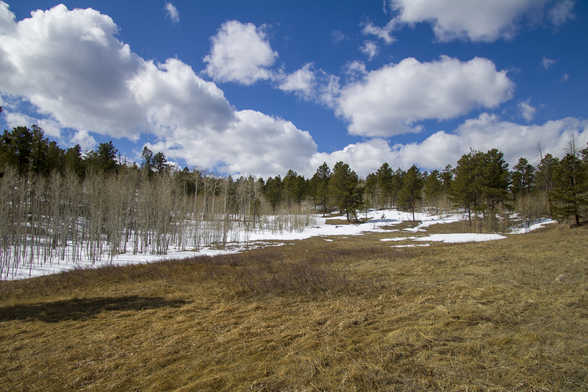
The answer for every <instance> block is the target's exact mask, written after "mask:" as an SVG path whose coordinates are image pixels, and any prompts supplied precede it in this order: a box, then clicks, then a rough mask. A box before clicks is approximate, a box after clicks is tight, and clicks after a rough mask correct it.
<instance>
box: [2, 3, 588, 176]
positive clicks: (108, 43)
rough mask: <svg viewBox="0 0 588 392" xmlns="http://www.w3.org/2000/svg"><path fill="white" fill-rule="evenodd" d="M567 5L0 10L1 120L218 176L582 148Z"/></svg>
mask: <svg viewBox="0 0 588 392" xmlns="http://www.w3.org/2000/svg"><path fill="white" fill-rule="evenodd" d="M587 16H588V4H587V3H586V2H583V1H573V0H497V1H493V2H488V1H485V0H420V1H408V0H386V1H381V0H374V1H363V2H358V1H320V2H317V1H302V0H301V1H298V2H277V1H247V2H244V1H222V0H219V1H215V2H207V1H202V2H196V1H180V0H176V1H172V2H167V1H142V2H136V1H135V2H121V1H105V0H101V1H90V0H87V1H64V2H55V1H18V2H11V1H7V2H4V1H0V104H1V105H2V106H3V107H4V109H5V110H4V113H3V114H2V115H1V117H0V126H2V127H3V128H10V127H13V126H17V125H31V123H37V124H39V125H40V126H41V127H43V128H44V129H45V131H46V132H47V134H49V135H50V136H51V137H52V138H54V139H55V140H58V141H59V142H60V143H61V144H62V145H63V146H69V145H72V144H75V143H80V144H81V145H82V146H83V147H84V148H86V149H89V148H92V147H93V145H95V143H99V142H102V141H107V140H113V141H114V143H115V145H116V146H117V147H118V148H119V150H120V151H121V153H122V154H124V155H125V156H127V157H128V158H129V159H131V160H137V161H138V160H139V156H138V155H139V153H140V151H141V150H142V147H143V146H144V145H148V146H149V147H150V148H152V149H153V150H154V151H162V152H164V153H165V154H166V155H167V156H168V157H169V159H170V160H172V161H174V162H177V163H178V164H179V165H181V166H184V165H188V166H190V167H197V168H199V169H206V170H211V171H214V172H217V173H221V174H222V173H231V174H237V173H239V174H256V175H263V176H267V175H275V174H282V175H283V174H285V172H286V171H287V170H288V169H295V170H297V171H298V172H301V173H304V174H306V175H310V174H312V172H313V171H314V170H315V169H316V167H317V166H318V165H320V164H321V163H322V162H323V161H326V162H328V163H329V164H331V165H332V164H334V163H335V162H336V161H338V160H343V161H346V162H348V163H349V164H350V165H351V166H352V167H353V168H354V169H355V170H357V171H358V172H359V173H360V175H364V176H365V175H366V174H367V173H368V172H369V171H373V170H375V169H377V167H379V166H380V165H381V164H382V163H383V162H388V163H390V165H392V166H393V167H402V168H407V167H409V166H410V165H412V164H416V165H418V166H419V167H421V168H423V169H432V168H441V167H444V166H445V165H446V164H455V162H456V160H457V159H458V158H459V157H460V156H461V155H462V154H463V153H465V152H467V151H469V150H470V149H471V148H473V149H480V150H487V149H489V148H493V147H497V148H499V149H501V150H502V151H504V152H505V157H506V158H507V160H509V161H510V162H514V161H515V160H517V159H518V157H519V156H526V157H527V158H529V159H530V160H531V162H533V163H536V162H537V160H538V156H539V152H540V151H541V152H543V153H545V152H551V153H554V154H561V153H562V152H563V151H564V150H565V148H566V147H567V145H568V144H569V141H570V140H571V139H574V140H575V142H576V144H578V145H581V146H584V145H586V143H587V142H588V132H586V130H587V128H588V122H587V116H586V113H587V109H588V99H587V98H588V96H587V95H588V93H587V92H586V86H588V77H587V73H586V69H587V67H586V66H587V65H588V61H587V60H588V52H587V51H586V50H585V49H584V47H585V45H586V43H585V41H586V38H587V37H588V28H587V27H586V25H587V23H586V22H587V20H586V17H587Z"/></svg>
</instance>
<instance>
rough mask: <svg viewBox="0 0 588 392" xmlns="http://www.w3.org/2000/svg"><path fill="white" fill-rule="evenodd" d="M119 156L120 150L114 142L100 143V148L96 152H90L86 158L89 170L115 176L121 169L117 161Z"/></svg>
mask: <svg viewBox="0 0 588 392" xmlns="http://www.w3.org/2000/svg"><path fill="white" fill-rule="evenodd" d="M117 154H118V150H117V149H116V148H115V147H114V144H112V141H109V142H108V143H100V144H99V145H98V148H96V150H95V151H90V152H89V153H88V156H87V157H86V162H88V168H90V169H91V170H94V171H97V172H100V173H104V174H114V173H116V172H117V170H118V167H119V165H118V163H117V161H116V155H117Z"/></svg>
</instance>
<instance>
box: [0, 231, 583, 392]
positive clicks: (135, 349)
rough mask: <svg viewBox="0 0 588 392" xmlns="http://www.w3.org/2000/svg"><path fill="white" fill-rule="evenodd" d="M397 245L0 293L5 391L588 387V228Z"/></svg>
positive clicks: (336, 243)
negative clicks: (496, 238)
mask: <svg viewBox="0 0 588 392" xmlns="http://www.w3.org/2000/svg"><path fill="white" fill-rule="evenodd" d="M451 231H458V232H459V231H463V224H462V223H453V224H448V225H435V226H431V227H429V228H428V229H427V234H434V233H446V232H451ZM392 235H412V234H411V233H406V234H404V233H402V234H400V233H373V234H366V235H362V236H356V237H340V236H333V237H329V238H326V237H314V238H310V239H306V240H302V241H296V242H291V243H289V244H288V245H286V246H282V247H270V248H264V249H256V250H253V251H249V252H246V253H242V254H234V255H225V256H218V257H215V258H209V257H201V258H195V259H190V260H183V261H178V262H161V263H154V264H148V265H134V266H127V267H121V268H113V267H106V268H102V269H97V270H85V271H73V272H68V273H64V274H59V275H51V276H46V277H41V278H35V279H28V280H21V281H4V282H0V390H6V391H110V390H114V391H132V390H137V391H162V390H173V391H336V390H344V391H420V390H442V391H488V390H490V391H585V390H588V340H587V339H586V336H588V292H587V290H588V281H587V279H586V273H587V270H588V240H587V239H588V227H586V226H584V227H580V228H576V229H570V228H568V227H566V226H556V225H551V226H550V227H548V228H546V229H542V230H539V231H537V232H532V233H529V234H525V235H513V236H509V238H507V239H504V240H500V241H491V242H482V243H467V244H440V243H433V244H431V246H429V247H414V248H392V247H391V246H392V245H401V244H408V242H404V241H395V242H394V243H393V244H392V243H390V242H382V241H380V239H383V238H390V237H391V236H392ZM326 239H332V240H333V241H332V242H327V241H326Z"/></svg>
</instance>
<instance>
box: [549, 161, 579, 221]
mask: <svg viewBox="0 0 588 392" xmlns="http://www.w3.org/2000/svg"><path fill="white" fill-rule="evenodd" d="M553 180H554V181H553V188H552V190H551V192H550V193H549V196H550V203H551V211H552V214H553V216H554V217H555V218H556V219H558V220H560V221H562V220H566V219H568V218H569V217H570V216H572V217H574V220H575V222H576V225H580V219H581V218H582V217H584V216H586V209H587V207H588V185H587V184H588V182H587V181H588V179H587V173H586V164H585V163H584V162H583V161H582V160H581V159H579V158H578V157H577V156H576V154H574V153H573V152H572V153H568V154H566V156H565V157H564V158H563V159H562V160H561V161H560V162H559V164H558V165H557V166H555V170H554V177H553Z"/></svg>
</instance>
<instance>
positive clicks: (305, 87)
mask: <svg viewBox="0 0 588 392" xmlns="http://www.w3.org/2000/svg"><path fill="white" fill-rule="evenodd" d="M279 79H281V81H280V82H279V84H278V88H279V89H280V90H282V91H289V92H294V93H298V94H300V95H302V96H303V97H306V98H310V97H312V95H313V93H314V88H315V83H316V76H315V72H314V71H313V69H312V63H308V64H305V65H304V66H303V67H302V68H300V69H299V70H297V71H295V72H292V73H291V74H289V75H283V76H282V77H280V78H279Z"/></svg>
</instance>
